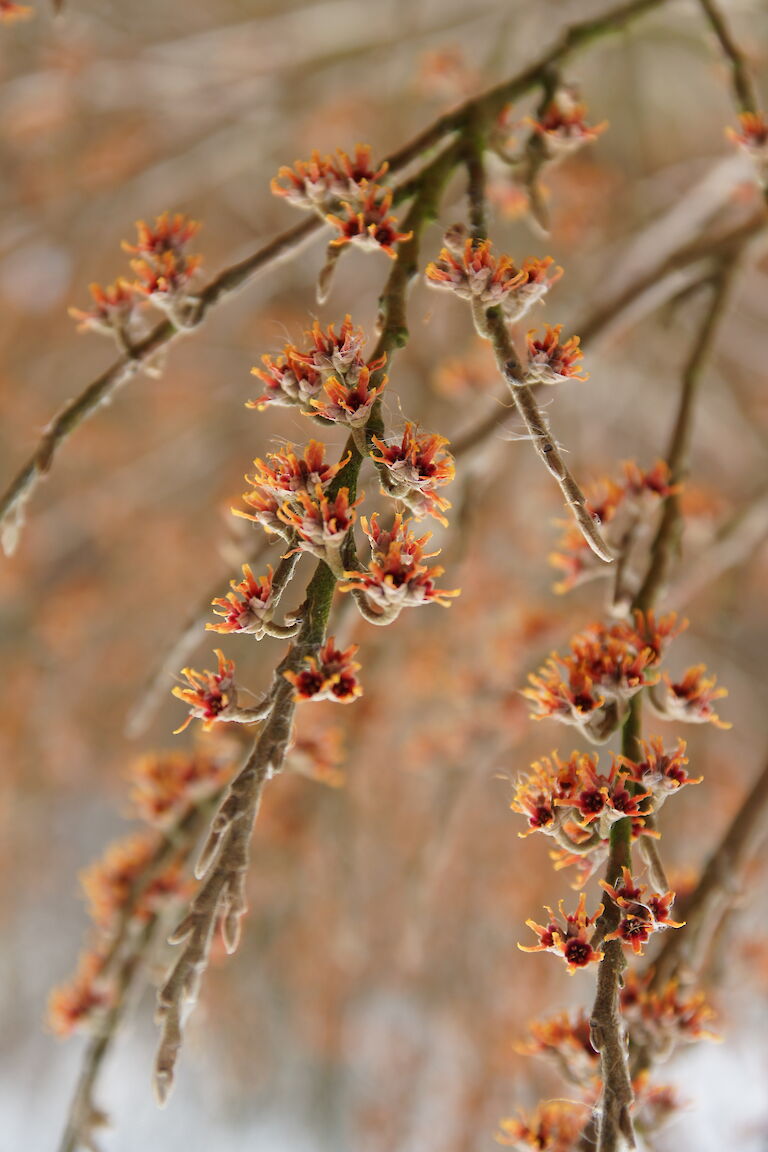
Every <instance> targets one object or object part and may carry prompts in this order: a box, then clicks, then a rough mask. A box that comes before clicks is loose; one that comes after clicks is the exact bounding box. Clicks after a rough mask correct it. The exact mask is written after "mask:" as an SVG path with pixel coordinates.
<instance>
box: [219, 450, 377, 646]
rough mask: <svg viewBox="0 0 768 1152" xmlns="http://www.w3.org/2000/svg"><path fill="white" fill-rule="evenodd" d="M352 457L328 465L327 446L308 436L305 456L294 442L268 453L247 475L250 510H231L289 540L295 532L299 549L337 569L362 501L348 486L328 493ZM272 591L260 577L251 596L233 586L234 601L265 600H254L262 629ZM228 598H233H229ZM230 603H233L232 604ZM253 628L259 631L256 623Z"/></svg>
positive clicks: (246, 498)
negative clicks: (355, 498)
mask: <svg viewBox="0 0 768 1152" xmlns="http://www.w3.org/2000/svg"><path fill="white" fill-rule="evenodd" d="M348 460H349V456H348V455H347V456H345V457H343V458H342V459H341V460H340V461H339V462H338V464H330V463H328V462H327V461H326V460H325V449H324V447H323V445H322V444H321V443H320V442H319V441H317V440H310V442H309V444H308V445H307V447H306V449H305V450H304V454H303V456H298V455H297V454H296V453H295V452H294V451H293V445H292V444H288V445H286V448H285V451H284V452H273V453H270V454H269V455H268V456H267V459H266V460H261V459H256V460H254V462H253V468H254V471H253V474H252V475H247V476H246V480H247V481H248V483H249V484H252V485H253V487H252V488H251V490H250V491H248V492H245V493H244V494H243V500H244V502H245V503H246V505H247V506H248V509H249V510H248V511H243V510H241V509H237V508H236V509H233V511H234V513H235V515H236V516H242V517H243V518H244V519H246V520H253V521H255V522H256V523H258V524H261V526H262V528H264V529H265V530H266V531H267V532H272V533H277V534H279V535H281V536H283V537H285V538H286V539H289V540H292V539H294V535H293V534H294V533H295V534H296V536H297V537H298V549H299V550H300V551H305V552H311V553H312V554H313V555H315V556H318V557H319V558H320V559H323V560H327V561H328V562H329V563H330V564H332V565H333V566H336V567H337V566H338V563H339V559H338V558H339V550H340V548H341V545H342V543H343V541H344V537H345V535H346V533H347V531H348V530H349V528H350V527H351V525H352V524H353V523H354V520H355V515H356V514H355V507H356V506H357V504H358V503H359V501H355V502H353V503H352V504H350V502H349V489H348V488H341V489H340V490H339V491H338V492H337V493H336V495H335V496H332V497H331V496H328V495H327V493H328V489H329V487H330V485H331V484H332V483H333V481H334V480H335V478H336V477H337V475H338V474H339V472H340V471H341V470H342V468H343V467H344V466H345V464H346V463H347V462H348ZM254 584H255V582H254ZM270 592H271V581H270V588H269V589H267V587H266V584H265V582H264V581H263V580H262V581H261V582H260V583H259V592H258V594H257V593H256V589H255V587H254V590H253V592H251V593H250V595H247V594H248V590H247V588H245V587H243V586H241V585H238V586H235V585H233V593H234V595H235V599H236V600H240V601H242V600H244V599H245V598H246V596H247V598H249V599H250V598H251V596H253V597H256V596H258V599H260V600H262V601H263V607H262V608H259V607H258V604H254V611H255V613H256V614H257V615H258V616H259V619H260V621H261V623H260V625H259V626H260V627H262V628H263V627H264V624H265V623H266V622H268V620H269V615H270V599H269V594H268V593H270ZM228 599H229V600H230V602H231V601H232V597H231V596H230V597H229V598H228ZM219 603H220V602H219ZM232 606H233V608H234V607H235V605H234V604H233V605H232ZM221 607H222V609H223V608H224V605H223V604H221ZM227 614H228V615H229V612H228V613H227ZM254 622H255V621H254ZM222 630H223V629H222ZM228 630H229V631H234V630H236V631H242V630H243V629H240V628H238V629H228ZM255 630H256V631H258V627H257V628H256V629H255Z"/></svg>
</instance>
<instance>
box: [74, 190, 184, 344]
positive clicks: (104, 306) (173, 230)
mask: <svg viewBox="0 0 768 1152" xmlns="http://www.w3.org/2000/svg"><path fill="white" fill-rule="evenodd" d="M136 230H137V233H138V236H137V240H136V243H135V244H129V243H128V242H127V241H123V244H122V247H123V249H124V250H125V251H126V252H128V253H130V254H131V255H132V256H133V257H134V258H133V259H132V260H131V262H130V263H131V268H132V269H133V271H134V273H135V275H136V278H135V279H134V280H133V281H129V280H127V279H125V278H124V277H119V278H118V279H117V280H115V282H114V283H113V284H110V285H108V286H107V287H105V288H104V287H102V286H101V285H99V284H91V286H90V293H91V296H92V298H93V305H92V307H91V308H87V309H83V308H70V309H69V314H70V316H72V317H73V319H75V320H77V322H78V327H79V330H80V331H95V332H101V333H105V334H107V335H114V336H116V337H117V338H118V340H119V341H120V342H121V343H123V344H125V343H126V342H127V341H128V340H129V338H130V337H131V336H132V335H133V332H134V329H135V324H136V320H137V308H138V305H139V304H140V303H142V302H149V303H151V304H153V305H154V306H155V307H157V308H161V309H162V310H163V311H165V312H167V313H168V314H169V315H170V316H171V318H172V319H173V320H174V322H178V323H181V324H183V323H186V322H187V320H186V315H185V309H186V308H187V307H188V305H189V304H190V302H191V297H190V296H189V286H190V283H191V282H192V280H193V279H194V277H195V274H196V273H197V272H198V270H199V268H200V265H201V263H202V257H200V256H197V255H190V254H189V253H188V250H187V249H188V246H189V243H190V241H191V240H192V239H193V238H194V237H195V236H196V235H197V233H198V232H199V230H200V224H199V223H198V222H197V221H196V220H190V219H189V218H188V217H187V216H185V215H183V214H182V213H181V212H178V213H176V214H175V215H174V216H171V215H170V213H168V212H163V213H162V215H161V216H158V217H157V218H156V219H155V223H154V224H153V225H150V224H147V223H146V222H145V221H144V220H139V221H138V222H137V224H136Z"/></svg>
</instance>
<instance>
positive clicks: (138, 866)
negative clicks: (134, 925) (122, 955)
mask: <svg viewBox="0 0 768 1152" xmlns="http://www.w3.org/2000/svg"><path fill="white" fill-rule="evenodd" d="M156 849H157V838H156V837H155V836H154V835H153V834H151V833H148V832H137V833H136V834H135V835H133V836H129V837H127V838H126V839H124V840H118V841H117V842H116V843H115V844H112V845H111V846H110V847H109V849H108V850H107V852H106V854H105V856H104V858H103V860H97V861H96V862H95V863H94V864H92V865H91V866H90V867H89V868H88V869H86V871H85V872H84V873H83V875H82V877H81V880H82V885H83V891H84V892H85V895H86V898H87V900H88V904H89V910H90V916H91V919H92V920H93V921H94V923H95V924H97V925H98V926H99V927H100V928H108V927H110V926H111V925H112V924H114V922H115V919H116V917H117V916H119V914H120V911H121V909H122V908H123V907H124V906H125V905H126V904H127V902H128V899H129V897H130V896H131V894H132V891H133V889H134V886H135V885H136V884H137V882H138V881H139V880H140V879H141V877H142V875H143V874H144V873H145V872H146V871H147V868H148V866H149V865H150V864H151V862H152V860H153V857H154V855H155V851H156ZM183 888H184V882H183V878H182V873H181V869H180V867H179V864H178V862H177V861H175V860H174V861H172V862H171V863H170V864H169V865H167V866H165V867H164V868H162V869H161V870H160V871H159V872H158V873H157V874H156V875H154V876H153V877H152V879H151V880H150V881H149V883H148V884H146V886H145V887H144V888H143V890H142V892H141V895H140V896H139V897H138V899H137V901H136V903H135V906H134V909H133V915H134V916H135V917H136V918H137V919H139V920H145V919H147V917H149V916H151V915H152V913H153V912H155V911H156V910H157V908H158V905H159V904H162V903H163V902H167V900H168V899H169V898H170V897H173V896H178V895H180V894H182V893H183Z"/></svg>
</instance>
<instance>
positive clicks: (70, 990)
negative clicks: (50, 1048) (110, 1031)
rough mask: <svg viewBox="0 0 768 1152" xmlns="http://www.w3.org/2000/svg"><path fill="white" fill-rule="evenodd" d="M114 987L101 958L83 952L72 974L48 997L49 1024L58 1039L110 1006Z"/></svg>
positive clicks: (97, 955)
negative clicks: (105, 971)
mask: <svg viewBox="0 0 768 1152" xmlns="http://www.w3.org/2000/svg"><path fill="white" fill-rule="evenodd" d="M113 996H114V988H113V984H112V981H111V979H110V978H109V977H108V976H107V975H106V974H105V973H104V957H103V956H102V955H101V953H100V952H98V951H97V950H96V949H89V950H88V951H86V952H83V953H82V954H81V956H80V959H79V960H78V964H77V970H76V972H75V974H74V975H73V976H72V977H71V979H70V980H68V981H67V982H66V983H64V984H59V985H58V986H57V987H56V988H54V989H53V991H52V992H51V994H50V996H49V998H48V1023H49V1025H50V1028H51V1030H52V1031H53V1032H55V1033H56V1035H57V1036H69V1035H71V1033H72V1032H74V1031H75V1030H76V1029H78V1028H80V1027H81V1026H84V1025H86V1024H87V1023H89V1022H90V1021H92V1020H93V1019H94V1018H96V1017H97V1016H98V1015H99V1014H101V1013H103V1012H105V1011H106V1010H107V1009H108V1008H109V1007H110V1005H111V1003H112V1000H113Z"/></svg>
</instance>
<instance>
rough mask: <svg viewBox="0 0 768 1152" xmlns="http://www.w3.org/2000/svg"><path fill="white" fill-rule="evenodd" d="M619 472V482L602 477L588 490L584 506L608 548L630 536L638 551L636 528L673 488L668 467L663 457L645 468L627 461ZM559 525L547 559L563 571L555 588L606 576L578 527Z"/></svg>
mask: <svg viewBox="0 0 768 1152" xmlns="http://www.w3.org/2000/svg"><path fill="white" fill-rule="evenodd" d="M623 471H624V475H623V476H622V478H621V480H620V481H615V480H611V479H609V478H605V479H603V480H602V481H600V482H599V483H598V484H596V485H594V486H593V488H592V489H591V490H588V491H587V504H586V506H587V511H588V512H589V514H590V515H591V516H592V518H593V519H594V520H596V521H597V522H598V523H599V524H600V526H601V531H602V533H603V538H604V539H605V542H606V544H607V545H608V546H609V548H611V549H612V550H614V551H616V550H617V549H618V548H619V547H620V546H622V545H623V546H624V547H625V548H626V543H627V542H628V541H629V538H630V536H631V537H632V538H634V540H635V544H636V545H637V547H636V549H635V551H638V552H639V551H641V549H642V546H643V545H644V544H645V541H644V539H643V538H642V533H641V532H640V529H641V528H642V527H643V526H644V524H645V523H646V522H648V521H649V520H650V517H651V514H652V513H653V512H655V511H656V509H657V508H658V507H659V502H660V501H661V500H664V499H666V497H667V496H669V495H671V494H672V493H673V492H676V491H677V489H676V488H675V487H673V486H672V485H671V484H670V482H669V468H668V467H667V465H666V463H665V462H664V461H663V460H658V461H657V462H656V463H655V464H654V465H653V467H652V468H650V469H648V470H647V471H644V470H643V469H642V468H640V467H639V466H638V465H637V464H636V463H635V462H634V461H633V460H629V461H626V462H625V463H624V466H623ZM563 527H564V531H563V535H562V537H561V539H560V542H559V544H558V545H557V549H556V551H554V552H552V553H551V555H550V558H549V559H550V563H551V564H552V565H553V567H555V568H559V569H560V570H561V571H562V573H563V578H562V579H561V580H560V581H559V582H558V583H557V584H556V585H555V591H556V592H568V591H570V589H571V588H575V587H576V585H577V584H581V583H583V582H584V581H585V580H589V579H592V578H593V577H596V576H606V575H608V574H609V569H608V568H607V567H606V565H605V564H602V563H601V562H600V561H599V560H598V559H597V557H596V556H595V554H594V552H593V551H592V549H591V548H590V547H589V545H588V544H587V542H586V540H585V539H584V536H583V535H582V533H581V532H580V530H579V529H578V527H577V526H576V525H575V524H573V523H572V522H570V521H569V522H567V523H564V525H563ZM624 567H625V572H626V569H627V568H628V567H630V565H629V564H627V563H625V565H624Z"/></svg>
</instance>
